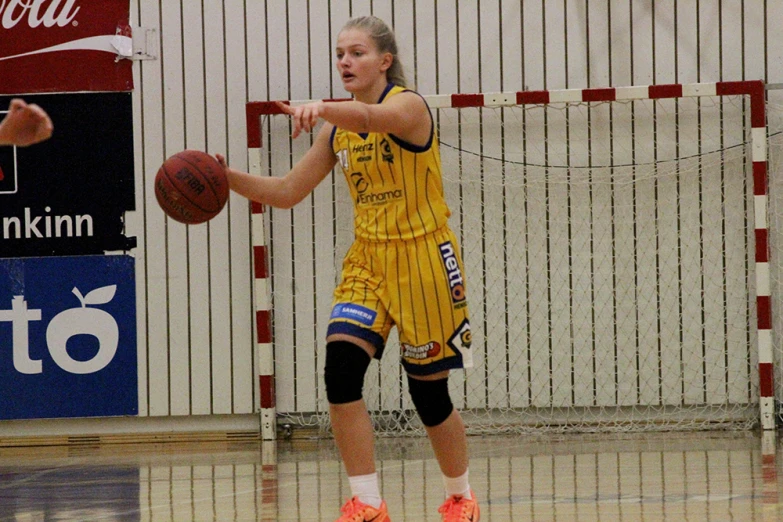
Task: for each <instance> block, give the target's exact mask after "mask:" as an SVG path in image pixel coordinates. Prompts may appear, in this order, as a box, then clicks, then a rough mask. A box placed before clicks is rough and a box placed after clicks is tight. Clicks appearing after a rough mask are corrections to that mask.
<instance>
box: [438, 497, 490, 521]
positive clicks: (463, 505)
mask: <svg viewBox="0 0 783 522" xmlns="http://www.w3.org/2000/svg"><path fill="white" fill-rule="evenodd" d="M470 496H472V497H473V498H465V497H461V496H459V495H452V496H450V497H449V498H447V499H446V502H444V503H443V505H442V506H441V507H440V508H439V509H438V513H440V514H441V515H443V518H442V519H441V520H442V521H443V522H478V520H479V518H480V513H479V505H478V502H476V496H475V495H474V494H473V492H472V491H471V492H470Z"/></svg>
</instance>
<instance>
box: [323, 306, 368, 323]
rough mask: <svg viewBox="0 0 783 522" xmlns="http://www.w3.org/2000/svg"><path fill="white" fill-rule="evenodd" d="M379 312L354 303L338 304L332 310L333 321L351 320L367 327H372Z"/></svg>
mask: <svg viewBox="0 0 783 522" xmlns="http://www.w3.org/2000/svg"><path fill="white" fill-rule="evenodd" d="M377 315H378V312H376V311H375V310H370V309H369V308H365V307H364V306H360V305H357V304H353V303H338V304H336V305H334V308H333V309H332V316H331V319H350V320H351V321H356V322H357V323H360V324H363V325H365V326H372V324H373V323H374V322H375V317H376V316H377Z"/></svg>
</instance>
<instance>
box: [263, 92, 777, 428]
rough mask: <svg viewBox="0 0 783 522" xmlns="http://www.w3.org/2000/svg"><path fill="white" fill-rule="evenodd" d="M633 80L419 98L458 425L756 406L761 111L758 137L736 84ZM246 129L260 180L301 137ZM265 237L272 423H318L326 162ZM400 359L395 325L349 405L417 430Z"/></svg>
mask: <svg viewBox="0 0 783 522" xmlns="http://www.w3.org/2000/svg"><path fill="white" fill-rule="evenodd" d="M642 89H644V90H643V91H640V88H629V90H628V91H625V94H626V98H627V99H617V98H621V97H622V96H620V94H621V93H620V91H619V90H617V91H615V90H613V89H606V90H590V91H552V92H551V93H527V94H525V93H511V94H508V95H507V94H496V95H470V96H465V95H462V96H455V97H450V96H433V97H428V101H429V103H430V105H431V107H432V111H433V116H434V119H435V122H436V127H437V132H438V137H439V141H440V152H441V157H442V163H443V178H444V185H445V190H446V197H447V201H448V203H449V205H450V207H451V210H452V217H451V220H450V225H451V227H452V229H453V230H454V231H455V233H456V235H457V237H458V239H459V241H460V246H461V249H462V253H463V259H464V262H465V272H466V279H467V296H468V303H469V308H470V314H471V319H470V321H471V327H472V331H473V344H472V349H473V351H474V364H475V366H474V368H472V369H469V370H467V371H464V372H463V371H456V372H453V373H452V375H451V377H450V381H449V382H450V391H451V395H452V399H453V401H454V403H455V406H456V407H457V408H458V409H459V410H460V411H461V412H462V414H463V417H464V419H465V421H466V425H467V429H468V431H469V432H470V433H498V432H531V431H561V432H566V431H609V430H683V429H720V428H736V429H748V428H751V427H754V426H757V425H759V423H760V413H759V411H760V402H764V401H765V400H766V403H765V404H767V406H768V407H769V406H770V405H771V404H772V401H773V399H772V398H768V397H767V398H765V397H764V395H765V393H764V388H765V382H771V381H769V380H767V381H765V379H771V376H770V375H767V376H764V371H760V369H761V370H764V369H766V368H772V365H771V364H767V363H771V361H766V360H764V359H766V358H768V356H766V355H765V353H766V352H767V351H769V350H771V343H770V342H769V338H770V337H771V331H770V326H769V325H765V324H763V323H765V321H764V316H765V315H766V314H768V313H769V306H768V305H767V304H765V303H768V302H769V297H768V296H769V295H770V289H769V288H768V287H769V286H771V287H772V295H776V292H775V288H776V287H777V285H778V281H779V278H780V270H779V269H776V268H775V267H776V266H778V265H779V264H780V261H779V260H777V257H776V253H775V250H774V245H771V247H772V252H773V260H772V261H773V262H772V265H771V266H772V270H771V272H772V278H771V279H772V282H771V284H770V282H769V279H770V278H769V277H768V275H766V272H764V271H765V270H766V269H767V268H765V267H768V266H769V265H766V264H763V263H762V264H761V265H760V264H759V261H766V260H765V259H760V257H759V254H758V250H759V248H757V247H760V248H761V249H766V248H767V246H765V245H757V240H758V241H762V242H765V243H766V242H767V239H766V238H767V235H766V233H767V230H766V227H767V225H766V224H765V220H766V197H765V196H766V179H765V177H764V173H763V172H759V171H758V169H756V170H755V177H754V161H755V162H756V163H757V164H758V160H759V155H760V154H761V153H762V152H766V150H767V149H766V135H767V134H769V142H770V147H769V150H770V162H771V165H772V166H771V167H770V168H771V170H772V172H774V169H775V167H774V165H775V164H777V165H780V160H781V158H780V155H781V147H780V143H778V142H779V141H780V140H779V139H778V134H777V133H778V131H779V127H780V126H781V121H780V117H779V116H777V117H774V118H773V117H770V118H769V128H762V129H761V133H759V129H758V125H755V126H754V124H753V123H754V122H753V118H754V115H755V117H756V118H758V115H759V112H758V108H757V107H752V106H751V105H752V102H751V97H750V96H746V95H742V94H736V95H728V94H725V95H715V92H714V85H713V91H712V92H711V93H708V94H704V93H703V92H702V90H703V89H702V88H701V87H697V88H695V89H694V90H693V93H694V94H693V95H691V96H677V95H673V94H671V93H667V94H666V95H665V96H660V97H653V96H645V95H643V94H642V95H640V94H639V93H640V92H642V93H648V94H649V93H650V92H652V91H651V90H650V89H648V88H642ZM686 90H687V89H686ZM708 91H709V90H708ZM596 93H597V94H596ZM679 94H681V93H679ZM709 94H711V95H709ZM762 98H763V96H762ZM586 99H589V100H590V101H585V100H586ZM755 101H756V103H758V101H759V100H758V99H756V100H755ZM762 101H763V100H762ZM519 102H521V103H519ZM455 105H457V106H456V107H455ZM761 110H762V112H761V114H762V115H763V111H764V109H763V108H762V109H761ZM754 111H756V112H754ZM270 112H275V111H274V110H272V111H270ZM770 112H771V111H770ZM754 127H755V131H754ZM260 134H261V140H262V141H263V142H264V146H263V147H261V148H260V149H259V150H258V160H257V164H258V170H259V173H260V174H261V175H282V174H284V173H285V172H286V171H287V170H288V169H289V168H290V167H291V166H292V165H293V163H294V162H296V160H297V159H298V158H300V157H301V156H302V154H303V153H304V152H305V151H306V150H307V148H308V147H309V145H310V142H309V141H307V138H305V139H301V138H300V139H299V140H290V139H289V136H290V128H289V121H288V119H287V118H286V117H285V116H282V115H275V114H266V115H264V114H262V115H261V116H260ZM754 141H755V143H754ZM760 142H763V143H760ZM759 151H762V152H759ZM763 160H764V161H763V162H762V163H764V164H766V157H764V158H763ZM781 191H782V192H783V188H781ZM760 195H761V196H762V197H761V198H760V197H759V196H760ZM770 205H771V209H772V210H773V216H774V210H775V208H776V207H775V203H774V202H772V203H771V204H770ZM760 221H761V223H762V225H761V226H762V229H763V230H762V231H761V232H760V231H759V226H760V225H759V222H760ZM770 221H771V224H770V226H771V228H772V229H773V230H772V234H771V237H774V235H775V229H778V230H779V227H780V226H781V224H783V223H778V222H777V221H776V219H775V218H774V217H773V218H772V219H770ZM264 229H265V230H264V234H265V235H266V241H267V242H268V255H269V267H270V268H269V276H270V288H271V301H270V303H271V311H272V317H273V322H272V325H273V327H272V349H273V358H274V381H275V388H276V397H277V400H276V405H275V407H276V415H277V423H278V426H284V427H285V428H286V429H293V430H296V429H298V428H316V429H317V431H318V432H319V433H320V434H322V435H325V434H328V432H329V419H328V403H327V400H326V393H325V390H324V385H323V364H324V360H325V340H324V337H325V331H326V325H327V322H328V319H329V313H330V303H331V297H332V294H331V292H332V289H333V287H334V285H335V283H336V282H337V280H338V278H339V275H340V266H341V262H342V256H343V254H344V253H345V251H346V250H347V248H348V246H349V245H350V244H351V242H352V240H353V210H352V202H351V201H350V196H349V193H348V190H347V187H346V186H345V181H344V179H343V174H342V172H339V171H335V172H334V173H333V175H332V176H331V177H330V178H327V180H325V181H324V182H323V183H322V184H321V185H320V186H319V187H318V188H317V189H316V191H315V192H314V193H313V194H312V196H311V197H309V198H308V199H306V200H305V201H304V202H302V203H301V204H300V205H299V206H297V207H296V208H294V209H292V210H276V209H272V210H270V211H269V212H267V213H266V214H265V226H264ZM762 257H763V256H762ZM775 263H777V265H776V264H775ZM760 267H761V268H760ZM760 270H761V271H762V272H764V273H761V274H760V273H759V271H760ZM759 276H761V277H759ZM759 281H760V283H759ZM759 284H761V285H762V286H763V287H764V288H758V285H759ZM777 293H779V292H777ZM760 296H761V298H760ZM765 299H766V301H764V300H765ZM759 303H761V304H762V306H764V307H765V309H764V310H762V311H761V320H760V314H759V306H760V305H759ZM772 309H773V310H774V309H776V308H775V305H774V304H773V305H772ZM775 326H778V323H777V322H775ZM760 330H765V331H762V332H761V334H760ZM760 337H761V338H760ZM760 346H761V347H760ZM399 353H400V352H399V342H398V340H397V338H396V336H395V334H394V333H393V334H392V337H391V338H390V339H389V342H388V345H387V347H386V352H385V355H384V357H383V359H382V360H381V361H380V362H374V363H373V365H372V366H371V367H370V370H369V371H368V374H367V379H366V383H365V391H364V397H365V401H366V403H367V406H368V408H369V410H370V411H371V414H372V417H373V421H374V424H375V427H376V431H377V432H378V433H380V434H400V433H423V428H422V425H421V423H420V421H419V419H418V417H417V415H416V412H415V410H414V408H413V405H412V402H411V400H410V397H409V395H408V391H407V382H406V379H405V375H404V372H403V371H402V368H401V366H400V363H399V356H398V354H399ZM759 354H761V360H760V355H759ZM775 355H776V356H777V354H775ZM760 362H761V363H763V364H761V365H760ZM760 375H761V377H760ZM760 379H761V382H760ZM778 382H780V378H778ZM767 387H769V386H767ZM766 394H767V395H769V392H767V393H766ZM762 410H763V407H762Z"/></svg>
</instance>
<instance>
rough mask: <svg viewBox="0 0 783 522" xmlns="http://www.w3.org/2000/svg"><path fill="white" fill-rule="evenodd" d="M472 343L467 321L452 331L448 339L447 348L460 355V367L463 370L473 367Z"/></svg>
mask: <svg viewBox="0 0 783 522" xmlns="http://www.w3.org/2000/svg"><path fill="white" fill-rule="evenodd" d="M472 343H473V334H472V333H471V331H470V323H469V322H468V320H467V319H465V320H463V321H462V323H460V325H459V326H458V327H457V329H456V330H454V333H453V334H451V337H449V341H448V344H449V348H451V349H452V350H454V351H455V352H457V353H459V354H460V355H462V366H463V367H465V368H471V367H473V350H471V349H470V345H471V344H472Z"/></svg>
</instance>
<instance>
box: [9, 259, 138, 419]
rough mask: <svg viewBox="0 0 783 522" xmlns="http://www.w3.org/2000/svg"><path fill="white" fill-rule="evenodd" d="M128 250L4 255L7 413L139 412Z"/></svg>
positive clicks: (133, 293) (43, 415) (40, 415)
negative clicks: (73, 254) (70, 254)
mask: <svg viewBox="0 0 783 522" xmlns="http://www.w3.org/2000/svg"><path fill="white" fill-rule="evenodd" d="M136 352H137V349H136V282H135V272H134V258H133V257H131V256H127V255H108V256H104V255H96V256H78V257H43V258H15V259H0V397H2V398H3V400H2V401H0V419H34V418H35V419H38V418H60V417H106V416H118V415H137V414H138V410H139V408H138V371H137V353H136Z"/></svg>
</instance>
